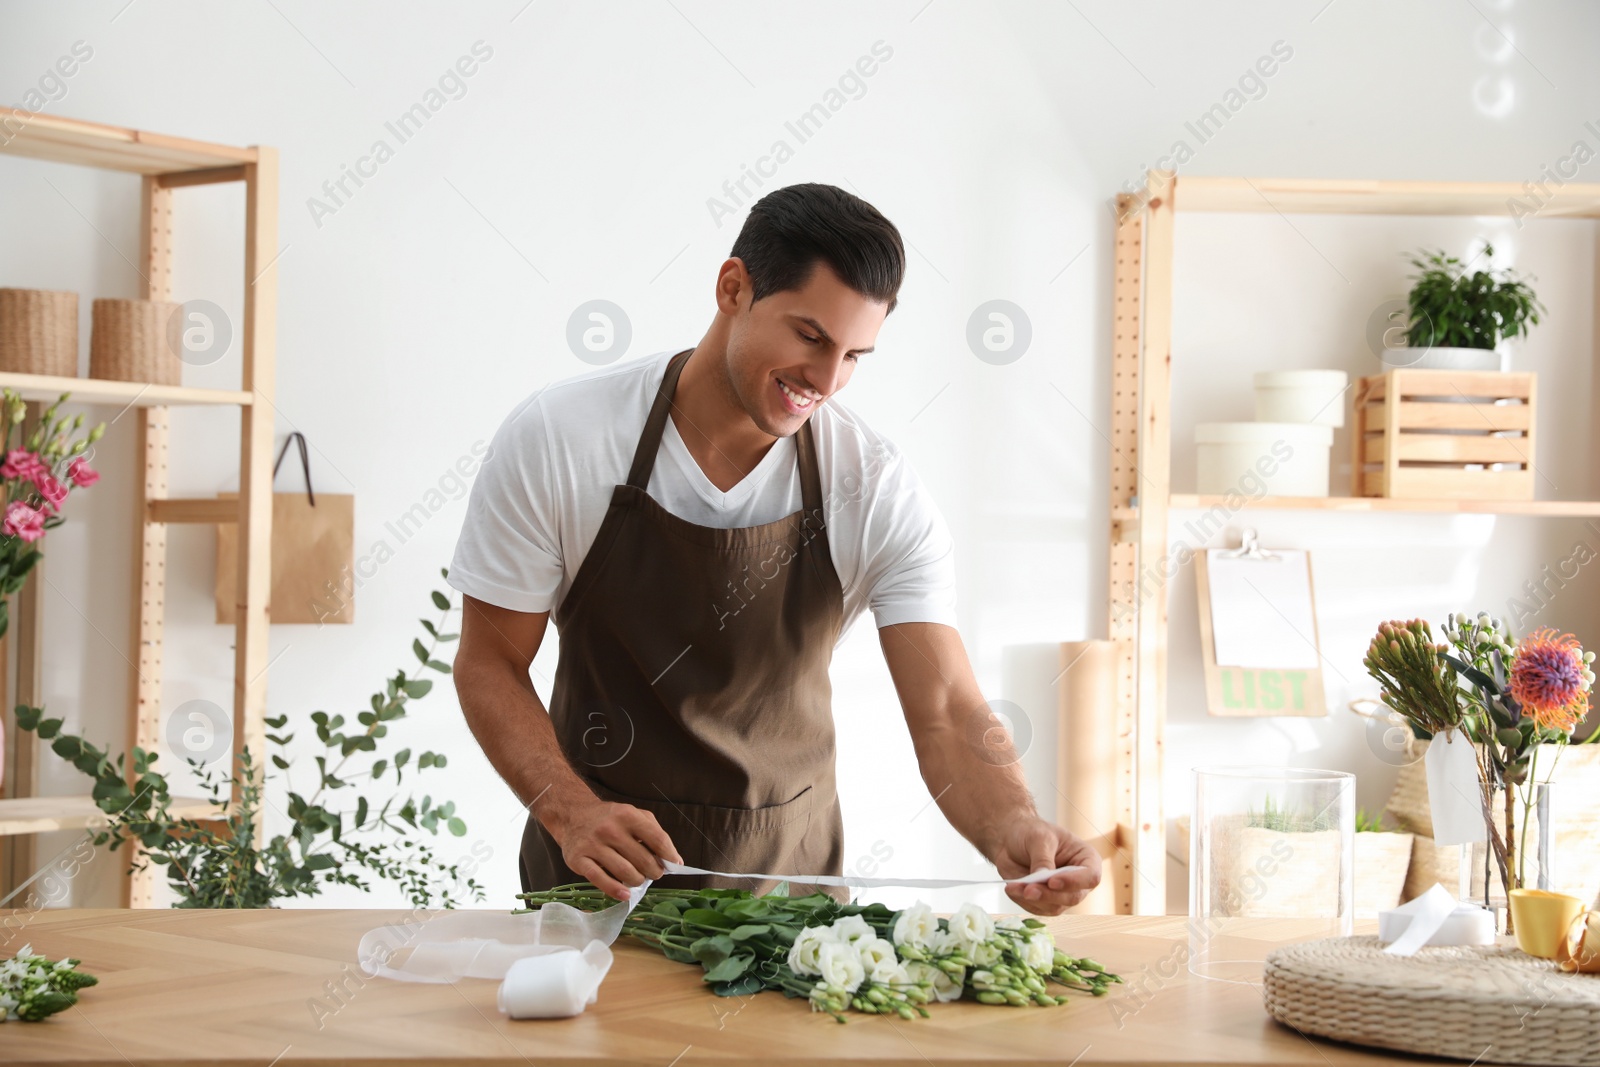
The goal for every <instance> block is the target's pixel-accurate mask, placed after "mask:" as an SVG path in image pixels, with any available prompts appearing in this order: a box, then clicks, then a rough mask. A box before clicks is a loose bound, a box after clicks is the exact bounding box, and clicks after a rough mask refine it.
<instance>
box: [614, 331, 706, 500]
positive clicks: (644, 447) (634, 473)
mask: <svg viewBox="0 0 1600 1067" xmlns="http://www.w3.org/2000/svg"><path fill="white" fill-rule="evenodd" d="M693 352H694V349H692V348H686V349H684V350H683V351H682V352H679V353H678V354H677V355H675V356H673V357H672V361H671V362H670V363H668V364H667V373H666V374H664V375H662V376H661V385H660V387H659V388H658V389H657V390H656V402H655V403H654V404H653V405H651V407H650V417H649V418H648V419H646V420H645V423H644V433H641V434H640V435H639V445H638V447H637V448H635V449H634V450H633V466H632V467H630V468H628V484H629V485H631V486H633V487H634V488H636V489H645V490H648V489H649V488H650V472H651V471H653V470H655V466H656V452H657V451H659V450H660V448H661V435H662V433H663V432H665V430H666V428H667V413H668V412H669V411H670V410H671V409H672V394H673V393H674V392H675V391H676V390H677V388H678V375H679V374H681V373H683V365H684V364H685V363H687V362H689V356H690V354H691V353H693Z"/></svg>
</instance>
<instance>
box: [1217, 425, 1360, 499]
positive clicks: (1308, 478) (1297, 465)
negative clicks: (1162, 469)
mask: <svg viewBox="0 0 1600 1067" xmlns="http://www.w3.org/2000/svg"><path fill="white" fill-rule="evenodd" d="M1194 443H1195V463H1196V467H1197V471H1196V474H1197V477H1196V482H1197V486H1198V488H1197V490H1196V491H1197V492H1200V493H1203V494H1207V495H1214V494H1226V493H1232V492H1239V493H1243V494H1244V495H1245V496H1252V497H1253V496H1261V495H1263V493H1262V491H1261V486H1262V485H1263V484H1265V486H1266V493H1265V495H1268V496H1327V495H1328V457H1329V453H1330V452H1332V450H1333V427H1332V426H1326V425H1323V424H1321V423H1315V422H1202V423H1199V424H1197V425H1196V426H1195V428H1194Z"/></svg>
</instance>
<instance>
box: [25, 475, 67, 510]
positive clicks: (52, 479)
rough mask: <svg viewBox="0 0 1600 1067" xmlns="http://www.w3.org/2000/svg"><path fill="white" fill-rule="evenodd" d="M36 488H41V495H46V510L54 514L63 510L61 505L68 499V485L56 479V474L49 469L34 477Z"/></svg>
mask: <svg viewBox="0 0 1600 1067" xmlns="http://www.w3.org/2000/svg"><path fill="white" fill-rule="evenodd" d="M33 484H34V488H36V489H38V490H39V495H40V496H42V497H44V506H45V510H47V511H49V512H51V513H52V514H54V513H55V512H57V511H60V510H61V505H62V503H64V502H65V501H66V499H67V487H66V486H65V485H63V484H61V482H59V481H57V480H56V476H55V475H53V474H51V473H50V472H49V471H41V472H40V473H38V474H36V475H35V476H34V479H33Z"/></svg>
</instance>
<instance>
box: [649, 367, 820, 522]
mask: <svg viewBox="0 0 1600 1067" xmlns="http://www.w3.org/2000/svg"><path fill="white" fill-rule="evenodd" d="M693 352H694V349H692V348H687V349H684V350H683V351H682V352H679V353H678V354H677V355H676V356H673V357H672V360H671V362H669V363H668V364H667V372H666V373H665V374H663V375H662V376H661V385H660V386H659V387H658V388H657V389H656V399H655V403H654V404H652V405H651V407H650V417H649V418H648V419H646V420H645V424H644V432H643V433H641V434H640V435H639V444H638V447H637V448H635V449H634V451H633V466H632V467H630V468H629V469H628V484H629V485H631V486H633V487H634V488H636V489H642V490H648V489H649V488H650V473H651V472H652V471H653V470H655V466H656V453H657V452H658V451H660V449H661V435H662V434H663V433H664V432H666V428H667V415H668V413H669V412H670V411H671V410H672V396H673V394H674V393H675V392H676V391H677V388H678V376H679V375H680V374H682V373H683V365H684V364H685V363H687V362H689V356H690V355H691V354H692V353H693ZM794 441H795V455H796V459H797V461H798V465H799V467H800V499H801V501H802V505H803V506H804V508H805V516H804V519H803V522H804V524H805V525H806V526H807V527H808V528H812V529H821V528H822V525H823V511H822V475H821V469H820V468H819V466H818V464H817V448H816V441H815V439H814V438H813V437H812V434H811V420H810V419H807V420H806V421H805V422H804V423H802V424H801V425H800V430H799V432H798V433H796V434H795V435H794Z"/></svg>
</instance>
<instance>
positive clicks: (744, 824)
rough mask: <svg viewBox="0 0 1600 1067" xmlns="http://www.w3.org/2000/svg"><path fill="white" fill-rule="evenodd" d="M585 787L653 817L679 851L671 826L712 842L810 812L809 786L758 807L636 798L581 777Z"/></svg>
mask: <svg viewBox="0 0 1600 1067" xmlns="http://www.w3.org/2000/svg"><path fill="white" fill-rule="evenodd" d="M585 781H587V782H588V784H589V787H590V788H592V789H593V790H594V791H595V793H596V795H598V796H599V797H600V798H601V799H603V800H609V801H611V802H613V803H616V804H631V805H633V806H634V807H636V808H643V809H644V810H645V811H648V812H650V814H652V815H654V816H655V817H656V821H657V822H659V823H660V824H661V826H662V829H664V830H666V831H667V833H668V834H669V835H670V836H672V838H673V843H674V844H677V845H678V846H679V850H680V851H682V848H683V846H682V844H680V843H679V842H678V840H677V838H678V835H677V834H676V833H674V832H673V831H674V828H682V829H687V830H689V831H690V832H694V831H698V832H699V833H701V834H704V835H706V836H707V837H710V838H711V839H712V840H713V841H721V840H724V839H727V838H731V837H742V836H745V835H749V834H766V833H771V832H773V831H775V830H778V829H780V828H782V827H786V826H789V825H790V824H791V823H796V822H802V821H804V820H806V819H808V818H809V817H810V815H811V806H812V800H813V793H812V787H811V786H809V785H808V786H806V787H805V788H804V789H802V790H800V792H798V793H796V794H795V795H794V796H793V797H791V798H789V799H788V800H785V801H782V802H781V803H778V804H768V805H766V806H765V807H760V808H730V807H724V806H723V805H721V804H699V803H695V802H693V801H688V800H670V799H667V798H666V797H636V796H630V795H628V794H626V793H621V792H618V791H617V790H615V789H612V788H610V787H609V786H606V785H603V784H602V783H600V782H597V781H595V780H593V779H592V778H590V779H585Z"/></svg>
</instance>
